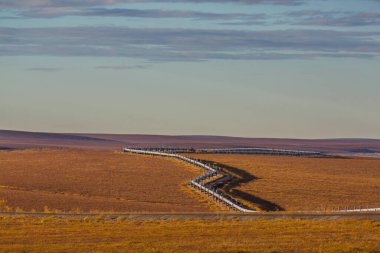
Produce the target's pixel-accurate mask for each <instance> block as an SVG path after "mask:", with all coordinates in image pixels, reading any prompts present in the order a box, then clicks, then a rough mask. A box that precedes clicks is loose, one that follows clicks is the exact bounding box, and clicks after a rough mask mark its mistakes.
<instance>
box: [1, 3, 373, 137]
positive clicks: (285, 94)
mask: <svg viewBox="0 0 380 253" xmlns="http://www.w3.org/2000/svg"><path fill="white" fill-rule="evenodd" d="M379 54H380V1H378V0H362V1H358V0H356V1H353V0H347V1H343V0H332V1H327V0H315V1H303V0H282V1H280V0H242V1H236V0H235V1H232V0H221V1H204V0H192V1H181V0H166V1H165V0H162V1H149V0H145V1H132V0H92V1H90V0H84V1H73V0H65V1H64V0H55V1H53V0H29V1H23V0H20V1H6V0H0V129H16V130H31V131H51V132H103V133H151V134H214V135H234V136H251V137H293V138H338V137H366V138H380V117H379V116H378V111H379V109H380V99H379V95H380V76H379V74H378V72H379V69H380V59H379Z"/></svg>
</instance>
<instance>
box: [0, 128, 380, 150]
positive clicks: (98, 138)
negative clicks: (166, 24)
mask: <svg viewBox="0 0 380 253" xmlns="http://www.w3.org/2000/svg"><path fill="white" fill-rule="evenodd" d="M123 146H130V147H145V146H151V147H198V148H224V147H235V148H237V147H269V148H287V149H295V150H310V151H319V152H325V153H333V154H348V155H357V154H363V155H366V156H369V155H371V156H377V155H379V156H380V139H364V138H363V139H360V138H357V139H353V138H339V139H281V138H246V137H230V136H210V135H144V134H86V133H44V132H26V131H13V130H0V149H26V148H52V147H54V148H92V149H120V148H121V147H123Z"/></svg>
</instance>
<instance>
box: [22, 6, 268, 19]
mask: <svg viewBox="0 0 380 253" xmlns="http://www.w3.org/2000/svg"><path fill="white" fill-rule="evenodd" d="M21 16H22V17H32V18H54V17H61V16H99V17H123V18H125V17H126V18H155V19H157V18H159V19H160V18H187V19H193V20H244V21H248V20H263V19H265V18H266V14H262V13H258V14H245V13H214V12H201V11H189V10H165V9H127V8H89V9H83V10H78V9H72V8H41V9H32V10H27V11H24V12H21Z"/></svg>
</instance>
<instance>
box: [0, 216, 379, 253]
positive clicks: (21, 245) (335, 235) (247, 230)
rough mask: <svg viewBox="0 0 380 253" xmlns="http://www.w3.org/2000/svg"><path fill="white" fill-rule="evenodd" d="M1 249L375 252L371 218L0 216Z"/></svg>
mask: <svg viewBox="0 0 380 253" xmlns="http://www.w3.org/2000/svg"><path fill="white" fill-rule="evenodd" d="M0 238H1V240H0V252H38V253H39V252H324V253H325V252H373V253H375V252H379V251H380V222H379V221H371V220H290V219H280V220H241V221H239V220H208V221H207V222H205V221H204V220H170V221H165V220H153V221H143V220H124V219H117V220H108V219H104V218H84V219H59V218H54V217H49V218H30V217H18V218H10V217H8V218H4V217H2V218H0Z"/></svg>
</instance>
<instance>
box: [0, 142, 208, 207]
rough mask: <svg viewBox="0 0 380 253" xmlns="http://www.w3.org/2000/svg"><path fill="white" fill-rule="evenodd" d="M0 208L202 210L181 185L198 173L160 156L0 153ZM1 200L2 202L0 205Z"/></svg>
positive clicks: (105, 152) (89, 151) (35, 151)
mask: <svg viewBox="0 0 380 253" xmlns="http://www.w3.org/2000/svg"><path fill="white" fill-rule="evenodd" d="M0 168H1V169H0V200H2V201H0V208H2V209H3V210H8V211H9V210H13V211H15V210H16V208H17V210H18V211H22V210H24V211H37V212H38V211H45V212H52V211H58V210H59V211H65V212H68V211H75V212H98V211H101V212H207V211H209V210H210V209H209V208H208V203H206V202H204V201H203V202H204V203H202V202H200V201H199V199H198V197H199V195H197V194H195V195H194V194H189V192H188V191H187V190H186V187H187V186H186V184H187V182H188V181H189V180H190V179H191V178H194V177H196V176H198V175H200V173H201V172H200V171H198V170H197V169H196V168H194V167H191V166H188V165H186V164H185V163H182V162H179V161H176V160H173V159H168V158H160V157H149V156H141V155H132V154H126V153H122V152H117V151H95V150H67V149H63V150H24V151H0ZM4 201H5V202H4Z"/></svg>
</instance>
